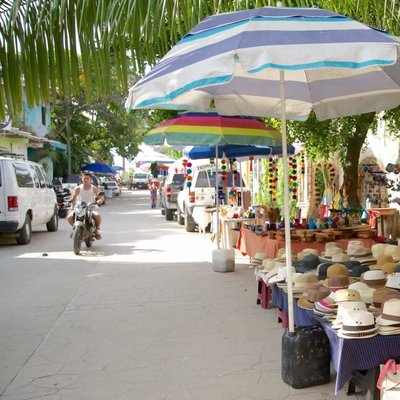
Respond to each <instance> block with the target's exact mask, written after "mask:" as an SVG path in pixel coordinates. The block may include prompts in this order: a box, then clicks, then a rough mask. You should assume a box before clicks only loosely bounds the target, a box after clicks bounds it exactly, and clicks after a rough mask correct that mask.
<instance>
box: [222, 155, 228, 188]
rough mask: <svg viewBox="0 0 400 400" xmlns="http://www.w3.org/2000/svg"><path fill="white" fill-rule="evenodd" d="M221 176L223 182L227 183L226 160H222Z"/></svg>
mask: <svg viewBox="0 0 400 400" xmlns="http://www.w3.org/2000/svg"><path fill="white" fill-rule="evenodd" d="M221 176H222V182H223V183H225V182H226V179H227V170H226V160H221Z"/></svg>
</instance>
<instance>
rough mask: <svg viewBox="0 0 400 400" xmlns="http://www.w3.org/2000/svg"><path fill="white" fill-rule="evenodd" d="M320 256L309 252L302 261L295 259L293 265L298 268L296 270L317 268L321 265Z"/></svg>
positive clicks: (302, 270)
mask: <svg viewBox="0 0 400 400" xmlns="http://www.w3.org/2000/svg"><path fill="white" fill-rule="evenodd" d="M319 263H320V261H319V257H318V256H316V255H314V254H307V255H306V256H304V258H303V259H302V260H301V261H295V262H294V263H293V266H294V267H295V268H296V272H302V273H305V272H308V271H311V270H313V269H317V267H318V265H319Z"/></svg>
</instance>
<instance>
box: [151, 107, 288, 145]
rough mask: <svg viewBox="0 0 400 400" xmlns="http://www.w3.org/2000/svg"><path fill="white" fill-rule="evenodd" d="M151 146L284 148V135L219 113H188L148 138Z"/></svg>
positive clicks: (248, 119) (252, 121) (253, 121)
mask: <svg viewBox="0 0 400 400" xmlns="http://www.w3.org/2000/svg"><path fill="white" fill-rule="evenodd" d="M144 142H145V143H146V144H150V145H159V144H164V143H167V144H168V145H171V146H173V145H179V146H181V145H189V146H197V145H217V144H220V143H223V144H236V145H259V146H279V145H281V134H280V133H279V132H278V131H276V130H275V129H274V128H272V127H270V126H266V125H265V124H264V123H263V122H261V121H260V120H258V119H256V118H251V117H232V116H230V117H226V116H221V115H218V114H217V113H213V112H209V113H194V112H190V113H184V114H179V115H177V116H176V117H173V118H170V119H168V120H166V121H164V122H162V123H161V124H160V125H159V126H157V127H156V128H154V129H152V130H151V131H149V132H148V133H147V135H145V137H144Z"/></svg>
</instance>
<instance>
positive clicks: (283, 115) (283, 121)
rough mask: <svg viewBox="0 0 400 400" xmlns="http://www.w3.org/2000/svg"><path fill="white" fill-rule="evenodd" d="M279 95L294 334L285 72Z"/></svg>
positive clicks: (292, 312) (292, 314) (286, 242)
mask: <svg viewBox="0 0 400 400" xmlns="http://www.w3.org/2000/svg"><path fill="white" fill-rule="evenodd" d="M279 78H280V94H281V127H282V155H283V209H284V219H285V252H286V269H287V271H286V272H287V276H286V282H287V288H288V292H287V293H288V319H289V332H292V333H294V311H293V286H292V271H291V269H292V248H291V247H292V246H291V240H290V204H289V185H288V177H289V174H288V165H287V159H288V154H287V143H286V108H285V103H286V94H285V72H284V71H279Z"/></svg>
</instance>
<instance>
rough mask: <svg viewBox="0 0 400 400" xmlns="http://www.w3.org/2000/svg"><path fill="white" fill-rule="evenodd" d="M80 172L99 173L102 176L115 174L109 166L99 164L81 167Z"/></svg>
mask: <svg viewBox="0 0 400 400" xmlns="http://www.w3.org/2000/svg"><path fill="white" fill-rule="evenodd" d="M81 171H91V172H100V173H103V174H115V171H114V169H113V168H112V167H111V166H110V165H108V164H103V163H99V162H95V163H93V164H87V165H84V166H83V167H81Z"/></svg>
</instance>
